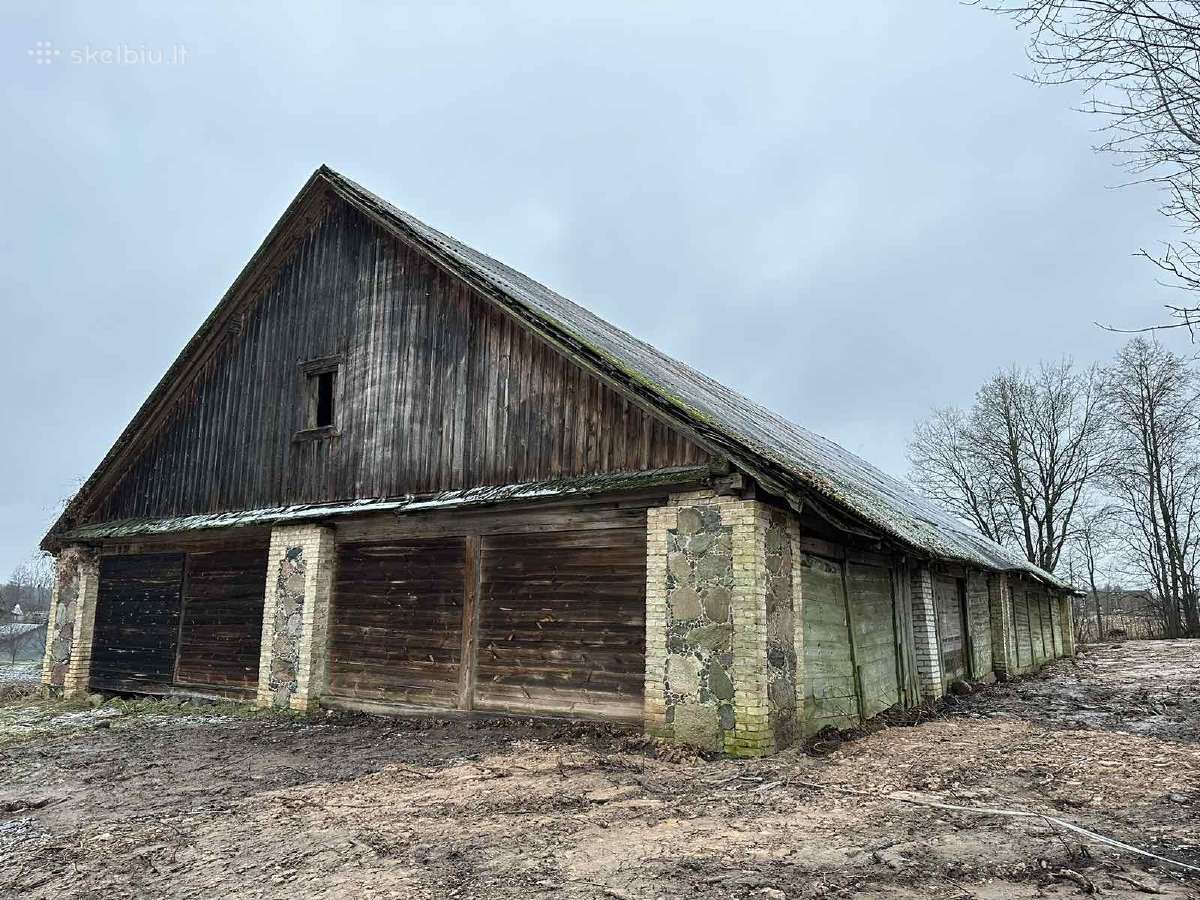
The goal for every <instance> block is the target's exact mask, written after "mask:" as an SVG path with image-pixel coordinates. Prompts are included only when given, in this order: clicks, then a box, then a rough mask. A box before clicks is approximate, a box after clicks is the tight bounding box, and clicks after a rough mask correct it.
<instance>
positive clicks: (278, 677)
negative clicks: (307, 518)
mask: <svg viewBox="0 0 1200 900" xmlns="http://www.w3.org/2000/svg"><path fill="white" fill-rule="evenodd" d="M334 559H335V544H334V532H333V529H332V528H328V527H324V526H320V525H292V526H285V527H282V528H276V529H274V530H273V531H272V532H271V546H270V549H269V550H268V552H267V572H266V581H267V583H266V594H265V596H264V600H263V632H262V652H261V655H260V657H259V668H258V679H259V681H258V705H259V706H261V707H270V706H274V707H277V708H281V709H294V710H299V711H301V712H307V711H309V710H310V709H312V708H313V707H314V706H315V705H316V702H317V700H318V699H319V698H320V696H321V693H322V691H323V690H324V688H325V677H326V669H327V665H328V630H329V600H330V595H331V593H332V590H333V566H334Z"/></svg>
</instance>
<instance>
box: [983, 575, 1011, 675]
mask: <svg viewBox="0 0 1200 900" xmlns="http://www.w3.org/2000/svg"><path fill="white" fill-rule="evenodd" d="M988 603H989V606H990V607H991V620H992V671H994V672H995V673H996V678H998V679H1000V680H1004V679H1005V678H1008V677H1009V676H1010V675H1012V674H1013V673H1014V672H1015V671H1016V669H1017V648H1016V645H1015V644H1014V643H1013V635H1014V634H1015V633H1016V632H1015V631H1014V630H1013V622H1012V591H1011V589H1010V587H1009V582H1008V576H1007V575H1003V574H993V575H990V576H988Z"/></svg>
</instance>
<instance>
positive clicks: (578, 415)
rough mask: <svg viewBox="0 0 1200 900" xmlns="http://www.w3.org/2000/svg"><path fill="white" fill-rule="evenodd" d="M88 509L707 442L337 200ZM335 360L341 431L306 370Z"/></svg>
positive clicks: (694, 455) (544, 464)
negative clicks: (311, 427)
mask: <svg viewBox="0 0 1200 900" xmlns="http://www.w3.org/2000/svg"><path fill="white" fill-rule="evenodd" d="M222 341H223V343H222V344H221V346H220V348H219V349H218V350H217V351H216V352H214V353H213V354H212V355H211V356H210V357H209V358H208V361H207V363H206V364H205V366H204V368H203V370H202V371H201V372H200V373H199V375H198V376H197V377H196V379H195V380H194V381H193V382H192V383H191V384H190V385H188V386H187V389H186V390H184V391H183V392H182V394H181V396H180V398H179V399H178V400H177V401H176V403H175V405H174V406H173V407H172V408H171V409H170V410H169V412H168V414H167V415H166V416H165V420H164V422H163V423H162V424H161V425H160V426H159V427H158V428H157V429H156V430H155V431H153V432H152V433H151V434H149V435H148V436H147V437H146V438H145V440H144V441H143V443H142V445H141V446H140V447H138V448H137V449H136V452H133V451H131V453H132V461H131V463H130V464H129V465H128V467H127V469H125V470H124V472H123V474H122V475H121V478H120V480H119V482H118V483H117V484H116V485H115V486H114V488H113V489H112V490H110V491H108V492H106V494H105V496H104V498H103V499H102V501H100V502H99V505H98V506H97V507H96V508H93V509H90V510H84V511H83V518H82V520H81V521H84V522H101V521H111V520H118V519H125V518H141V517H168V516H179V515H189V514H203V513H215V512H223V511H228V510H242V509H258V508H267V507H276V506H282V505H288V504H295V503H314V502H328V501H334V500H349V499H359V498H372V497H384V496H399V495H404V494H413V493H418V494H419V493H426V492H432V491H437V490H444V489H459V488H466V487H474V486H481V485H500V484H510V483H514V482H524V481H537V480H543V479H548V478H553V477H556V476H571V475H584V474H594V473H600V472H618V471H645V470H651V469H657V468H663V467H667V466H675V465H693V464H697V463H702V462H704V461H705V460H706V459H707V454H706V453H705V451H703V450H702V449H700V448H699V447H698V446H696V445H695V444H694V443H692V442H691V441H689V440H688V439H687V438H685V437H684V436H682V435H680V434H679V433H677V432H675V431H673V430H671V429H669V428H667V427H666V426H665V425H663V424H662V423H661V422H660V421H659V420H657V419H655V418H653V417H651V416H650V415H649V414H647V413H645V412H643V411H642V410H641V409H640V408H638V407H636V406H634V405H632V404H631V403H630V402H629V401H628V400H626V399H625V398H623V397H622V396H620V395H618V394H617V393H615V392H614V391H613V390H611V389H609V388H608V387H607V386H605V385H604V384H603V383H602V382H600V381H599V380H598V379H597V378H595V377H593V376H592V375H590V374H589V373H587V372H585V371H583V370H582V369H580V368H579V367H577V366H576V365H575V364H573V363H571V362H569V361H568V360H567V359H566V358H565V357H563V356H562V355H561V354H559V353H558V352H557V351H556V350H554V349H553V348H551V347H550V346H549V345H547V344H545V343H544V342H542V341H541V340H540V339H538V338H535V337H534V336H532V335H531V333H530V332H529V331H528V330H527V329H525V328H524V327H522V326H521V325H519V324H518V323H516V322H515V321H514V320H513V319H512V318H511V317H509V316H508V315H506V314H504V313H502V312H500V311H499V310H497V309H496V308H495V307H494V306H493V305H492V304H491V303H490V302H488V301H486V300H485V299H483V298H482V297H480V296H478V295H477V294H476V293H475V292H474V291H473V290H472V289H470V288H469V287H467V286H466V285H465V284H464V283H463V282H461V281H459V280H457V279H455V278H453V277H451V276H450V275H447V274H445V273H444V272H443V271H442V270H440V269H438V268H436V267H435V266H434V264H433V263H431V262H430V261H429V260H428V259H427V258H425V257H424V256H422V255H420V254H418V253H417V252H416V251H413V250H411V249H410V248H408V247H407V246H406V245H404V244H402V243H400V242H399V241H398V240H396V239H395V238H393V237H391V236H389V235H386V234H384V233H383V232H381V231H380V230H378V229H377V228H376V226H374V225H373V224H371V223H370V222H368V221H367V220H366V219H365V218H363V217H362V216H361V215H360V214H359V213H357V212H356V211H354V210H353V209H351V208H350V207H348V206H345V205H342V204H337V205H335V206H333V207H332V208H331V209H330V210H329V211H328V212H327V213H326V215H325V217H324V218H323V219H322V220H321V221H320V222H319V223H318V224H317V225H316V226H315V227H314V228H313V229H312V230H311V232H310V233H309V234H308V236H307V238H305V239H304V240H302V241H300V242H298V246H297V248H296V250H295V251H294V253H293V255H292V257H291V258H290V259H289V260H288V261H287V262H286V264H284V265H283V266H282V267H281V268H280V269H279V270H278V272H277V274H276V275H275V277H274V278H273V280H272V281H271V282H270V283H269V284H268V286H267V287H266V288H265V289H264V291H263V292H262V294H261V296H260V297H259V299H258V300H257V301H256V302H255V303H254V304H253V305H251V306H250V307H249V309H248V310H247V312H246V313H245V314H244V315H243V316H242V318H241V319H240V320H239V324H238V325H237V326H236V327H234V328H231V329H229V331H228V333H226V334H225V335H224V336H223V337H222ZM324 358H336V359H337V360H339V361H340V368H339V370H338V372H337V376H336V389H335V394H336V409H337V411H336V423H335V429H334V434H332V435H331V436H325V437H320V438H317V439H312V440H297V439H296V435H297V432H299V431H301V430H302V429H303V428H304V426H305V425H306V424H307V423H306V421H305V419H304V416H305V411H304V405H303V403H302V402H301V397H300V395H301V393H302V391H301V387H302V384H301V379H302V376H301V372H300V366H301V365H302V364H303V363H305V362H306V361H309V360H314V359H324Z"/></svg>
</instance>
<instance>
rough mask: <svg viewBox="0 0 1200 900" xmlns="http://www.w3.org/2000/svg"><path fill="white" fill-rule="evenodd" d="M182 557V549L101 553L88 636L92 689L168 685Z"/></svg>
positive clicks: (149, 689)
mask: <svg viewBox="0 0 1200 900" xmlns="http://www.w3.org/2000/svg"><path fill="white" fill-rule="evenodd" d="M183 560H184V557H183V554H181V553H155V554H143V555H139V556H105V557H101V559H100V584H99V588H98V593H97V597H96V621H95V630H94V632H93V638H92V673H91V686H92V688H93V689H94V690H103V691H139V692H146V693H156V692H165V691H167V690H169V689H170V686H171V682H172V681H173V679H174V675H175V651H176V647H177V645H178V638H179V606H180V595H181V588H182V582H183Z"/></svg>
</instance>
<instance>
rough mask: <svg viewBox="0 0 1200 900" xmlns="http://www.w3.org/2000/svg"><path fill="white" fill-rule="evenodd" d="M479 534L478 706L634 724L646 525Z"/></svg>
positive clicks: (642, 648)
mask: <svg viewBox="0 0 1200 900" xmlns="http://www.w3.org/2000/svg"><path fill="white" fill-rule="evenodd" d="M613 526H614V527H601V528H588V529H579V530H570V529H565V530H561V531H552V532H537V533H532V534H499V535H485V536H484V537H483V539H482V544H481V552H480V557H481V558H480V587H479V613H478V615H479V636H478V653H477V657H476V672H475V691H474V700H473V705H474V707H475V708H476V709H484V710H495V711H499V712H512V713H523V714H540V715H563V716H572V717H580V718H603V719H615V720H622V721H639V720H640V719H641V716H642V689H643V684H644V680H645V659H646V621H645V611H646V528H645V523H644V522H642V523H640V524H636V525H629V524H624V523H620V522H614V523H613Z"/></svg>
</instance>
